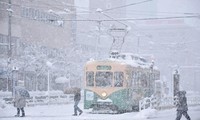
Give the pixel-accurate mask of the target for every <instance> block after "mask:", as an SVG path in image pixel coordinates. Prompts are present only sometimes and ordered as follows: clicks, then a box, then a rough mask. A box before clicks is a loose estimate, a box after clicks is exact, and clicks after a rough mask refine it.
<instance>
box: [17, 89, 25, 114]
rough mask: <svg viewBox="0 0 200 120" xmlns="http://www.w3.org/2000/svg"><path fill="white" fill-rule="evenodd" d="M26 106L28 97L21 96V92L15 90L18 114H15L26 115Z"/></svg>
mask: <svg viewBox="0 0 200 120" xmlns="http://www.w3.org/2000/svg"><path fill="white" fill-rule="evenodd" d="M25 106H26V98H24V97H21V96H20V95H19V92H15V98H14V107H16V108H17V114H16V115H15V117H25V111H24V107H25ZM20 110H21V112H22V115H21V116H20Z"/></svg>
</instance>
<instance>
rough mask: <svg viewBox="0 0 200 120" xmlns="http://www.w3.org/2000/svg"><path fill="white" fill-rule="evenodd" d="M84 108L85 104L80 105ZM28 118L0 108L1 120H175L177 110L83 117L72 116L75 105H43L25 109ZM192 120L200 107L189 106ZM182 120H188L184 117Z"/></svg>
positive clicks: (86, 112)
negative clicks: (19, 116)
mask: <svg viewBox="0 0 200 120" xmlns="http://www.w3.org/2000/svg"><path fill="white" fill-rule="evenodd" d="M80 107H81V108H83V104H82V103H80ZM25 112H26V117H24V118H18V117H14V115H15V114H16V108H14V107H13V106H12V105H8V106H6V107H5V108H3V109H2V108H0V120H13V119H15V120H19V119H23V120H174V119H175V117H176V109H175V108H173V109H168V110H162V111H157V110H154V109H146V110H143V111H141V112H130V113H124V114H113V115H112V114H91V113H90V110H84V112H83V114H82V115H81V116H72V114H73V104H62V105H43V106H34V107H26V108H25ZM188 113H189V115H190V117H191V119H192V120H200V106H189V111H188ZM182 120H186V119H185V118H184V117H182Z"/></svg>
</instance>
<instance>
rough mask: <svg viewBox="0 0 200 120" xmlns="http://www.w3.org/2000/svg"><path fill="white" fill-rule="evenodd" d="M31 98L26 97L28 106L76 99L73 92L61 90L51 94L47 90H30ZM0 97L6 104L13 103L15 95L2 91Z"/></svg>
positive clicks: (69, 101) (70, 101)
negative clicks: (66, 92) (64, 92)
mask: <svg viewBox="0 0 200 120" xmlns="http://www.w3.org/2000/svg"><path fill="white" fill-rule="evenodd" d="M30 96H31V97H30V98H29V99H26V101H27V106H35V105H48V104H67V103H72V102H73V101H74V95H73V94H63V92H61V91H52V92H50V93H49V94H47V92H30ZM0 99H3V100H4V101H5V103H6V104H12V103H13V97H12V93H11V92H7V93H5V92H4V93H3V94H2V93H0Z"/></svg>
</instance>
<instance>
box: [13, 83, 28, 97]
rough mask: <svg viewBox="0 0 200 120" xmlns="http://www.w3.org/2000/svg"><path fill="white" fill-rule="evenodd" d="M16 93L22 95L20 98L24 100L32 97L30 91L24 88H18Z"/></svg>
mask: <svg viewBox="0 0 200 120" xmlns="http://www.w3.org/2000/svg"><path fill="white" fill-rule="evenodd" d="M15 93H18V94H19V95H20V97H24V98H29V97H30V94H29V92H28V90H27V89H25V88H23V87H19V86H16V87H15Z"/></svg>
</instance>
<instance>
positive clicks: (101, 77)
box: [95, 72, 113, 87]
mask: <svg viewBox="0 0 200 120" xmlns="http://www.w3.org/2000/svg"><path fill="white" fill-rule="evenodd" d="M112 79H113V73H112V72H97V73H96V76H95V83H96V86H97V87H111V86H112Z"/></svg>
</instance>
